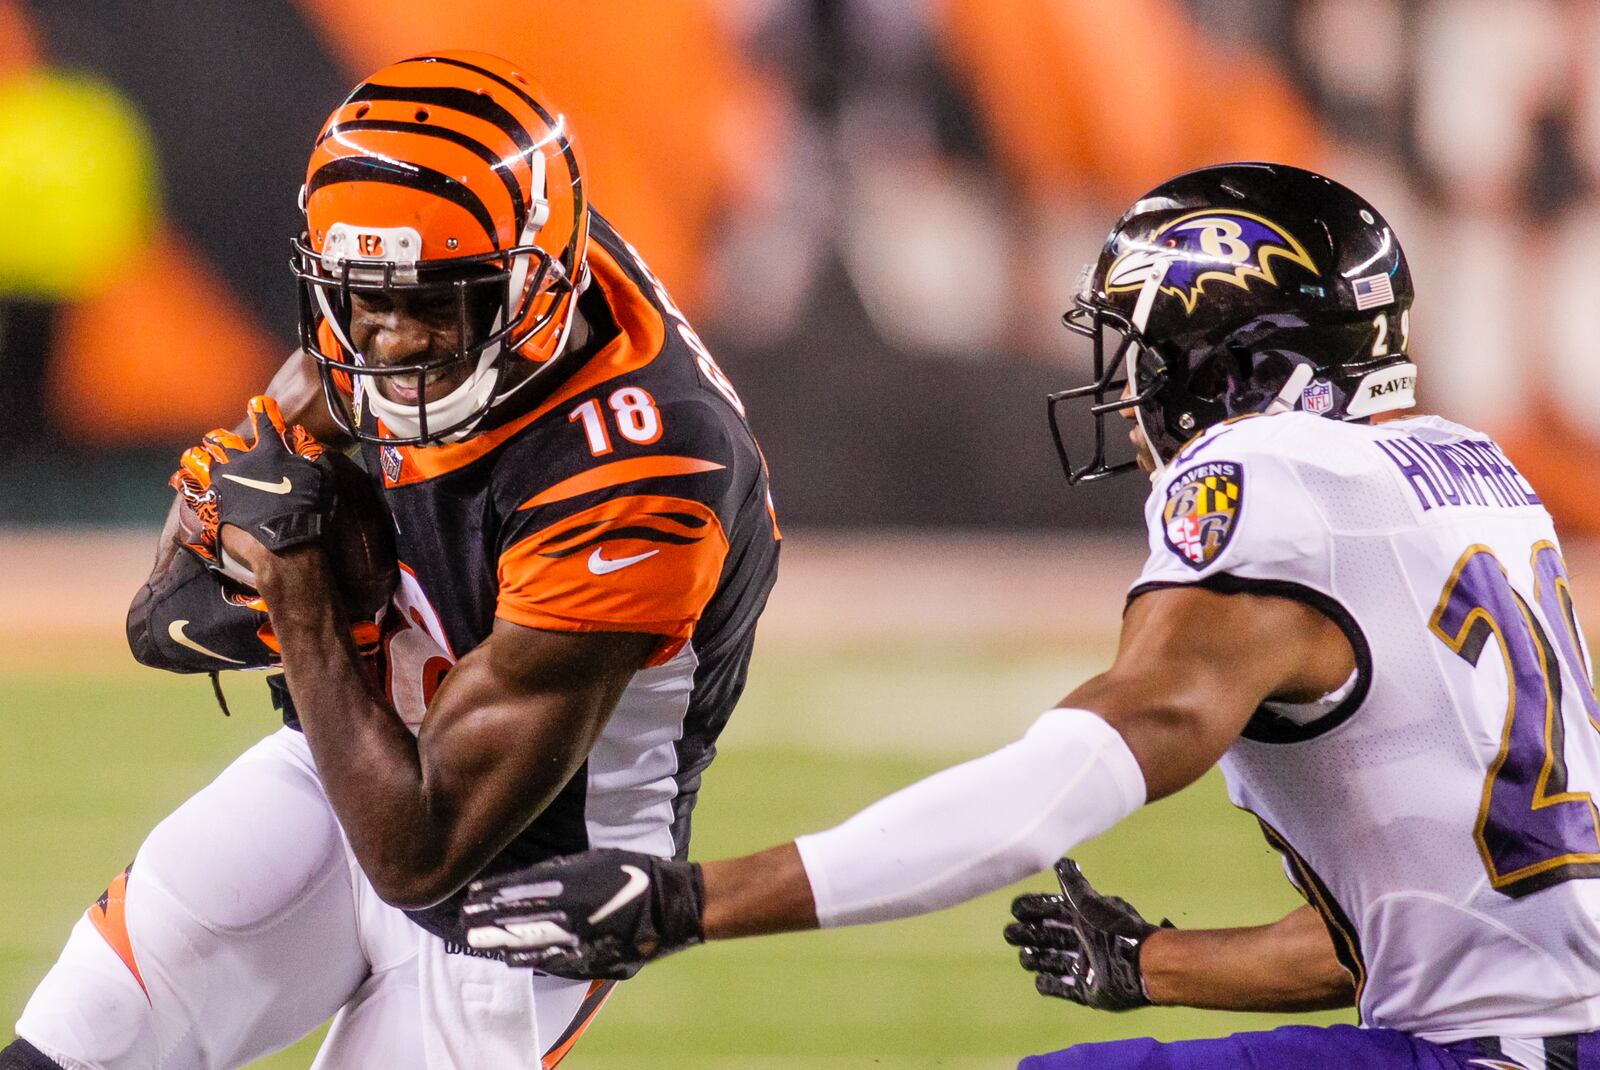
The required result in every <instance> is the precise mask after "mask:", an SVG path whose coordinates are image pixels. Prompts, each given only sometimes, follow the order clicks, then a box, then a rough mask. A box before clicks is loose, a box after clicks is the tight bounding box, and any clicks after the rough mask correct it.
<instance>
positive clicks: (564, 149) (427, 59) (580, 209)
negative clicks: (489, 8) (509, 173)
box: [395, 56, 585, 261]
mask: <svg viewBox="0 0 1600 1070" xmlns="http://www.w3.org/2000/svg"><path fill="white" fill-rule="evenodd" d="M400 62H401V63H443V64H445V65H446V66H450V67H460V68H461V69H462V70H466V71H473V72H474V73H476V74H481V75H483V76H484V77H485V78H488V79H489V80H490V81H492V82H495V83H496V84H498V85H501V86H504V87H505V88H506V89H507V90H509V91H510V92H511V93H512V94H513V95H514V96H516V97H517V98H518V99H519V100H521V101H522V102H523V103H524V104H526V105H528V107H530V108H532V109H533V110H534V112H535V113H536V114H537V115H538V116H539V118H540V119H542V120H544V124H545V125H546V126H547V127H549V128H550V130H551V132H553V133H554V134H555V135H556V143H557V145H558V146H559V147H560V149H561V157H562V159H564V160H566V162H567V173H568V174H570V175H571V176H572V200H573V204H574V206H575V207H576V209H577V211H575V212H574V213H573V221H572V233H571V234H570V235H568V237H567V247H566V249H563V250H562V252H561V257H560V259H562V260H563V261H564V260H566V258H567V253H568V252H569V251H570V250H572V249H573V247H574V246H575V245H576V244H577V241H578V234H579V232H580V230H581V229H582V226H583V213H584V209H585V202H584V199H583V179H582V178H581V177H580V174H581V172H580V171H579V170H578V160H577V157H576V155H575V154H574V153H573V151H572V143H571V142H570V141H569V140H568V139H567V135H566V134H565V133H563V132H562V127H561V124H559V123H558V122H556V119H555V116H553V115H551V114H550V112H549V111H548V110H546V108H545V107H544V105H542V104H540V103H539V102H538V101H537V100H534V99H533V97H532V96H531V95H530V94H529V93H528V91H527V90H526V89H523V88H522V87H521V86H518V85H516V84H515V83H513V82H509V81H507V80H506V79H504V78H502V77H501V76H500V75H498V74H496V73H495V72H493V71H491V70H487V69H485V68H483V67H479V66H478V65H476V64H473V63H468V62H466V61H465V60H460V59H455V58H454V57H451V56H412V57H411V58H410V59H407V60H401V61H400ZM395 66H397V67H398V66H400V64H399V63H397V64H395Z"/></svg>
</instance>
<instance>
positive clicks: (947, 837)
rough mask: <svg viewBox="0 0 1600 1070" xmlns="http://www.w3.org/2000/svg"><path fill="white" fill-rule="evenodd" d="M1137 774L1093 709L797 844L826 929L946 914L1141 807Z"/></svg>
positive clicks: (1058, 713) (1052, 722) (1064, 714)
mask: <svg viewBox="0 0 1600 1070" xmlns="http://www.w3.org/2000/svg"><path fill="white" fill-rule="evenodd" d="M1144 801H1145V782H1144V773H1143V772H1142V771H1141V770H1140V769H1139V764H1138V762H1137V761H1135V760H1134V757H1133V752H1132V751H1130V750H1129V749H1128V744H1127V743H1126V742H1124V741H1123V738H1122V736H1121V735H1120V734H1119V733H1118V732H1117V730H1116V729H1114V728H1112V727H1111V726H1110V725H1109V724H1107V723H1106V722H1105V721H1103V720H1101V719H1100V718H1099V717H1098V716H1096V715H1095V714H1093V713H1090V712H1089V711H1088V710H1072V709H1057V710H1050V711H1049V712H1047V713H1045V714H1044V715H1043V716H1042V717H1040V718H1039V719H1038V720H1037V721H1035V722H1034V723H1033V727H1031V728H1029V729H1028V732H1027V734H1026V735H1024V736H1023V737H1022V738H1021V739H1019V740H1018V741H1017V742H1015V743H1013V744H1011V745H1010V746H1008V747H1005V748H1002V749H1001V750H998V751H995V752H994V753H993V754H988V755H985V756H984V757H982V758H977V759H974V760H973V761H970V762H967V763H966V764H964V765H958V766H956V767H954V768H953V769H946V770H945V771H944V772H942V773H935V774H934V775H933V776H931V777H928V778H927V779H926V780H922V781H918V782H917V783H915V784H913V785H911V786H910V787H908V788H906V789H904V790H903V791H898V792H896V793H895V794H893V795H891V796H889V797H888V798H886V799H883V800H881V801H880V802H877V803H874V804H873V805H871V806H869V807H867V808H866V809H865V810H863V811H861V812H860V813H858V814H856V815H855V816H854V817H852V818H850V820H848V821H846V822H845V823H844V824H842V825H839V826H838V827H836V828H832V829H829V830H828V831H827V832H819V833H816V834H814V835H811V836H802V837H800V838H799V839H798V840H796V841H795V846H796V847H797V848H799V851H800V859H801V861H802V862H803V863H804V865H805V869H806V876H807V877H808V878H809V880H810V882H811V894H812V898H813V899H814V900H815V902H816V907H817V921H818V923H819V924H820V925H821V926H822V927H823V928H825V929H826V928H832V927H834V926H838V925H858V924H864V923H867V922H876V921H888V920H890V919H893V918H905V917H910V916H911V915H913V914H926V913H928V912H930V911H934V910H942V909H944V908H945V907H948V906H954V905H955V904H957V903H962V902H965V901H966V900H968V899H972V898H974V897H976V896H980V895H983V894H984V893H986V892H992V891H994V890H995V889H997V888H1004V887H1005V886H1006V885H1008V884H1010V883H1012V882H1013V881H1017V880H1021V879H1022V878H1023V877H1026V876H1028V875H1030V874H1033V873H1037V872H1039V871H1040V870H1042V869H1045V868H1047V867H1048V866H1050V865H1051V864H1052V863H1054V862H1055V861H1056V859H1058V858H1060V857H1061V856H1062V855H1064V854H1066V853H1067V852H1068V851H1070V850H1071V849H1072V848H1073V847H1075V846H1077V845H1078V844H1080V843H1082V842H1083V841H1085V840H1087V839H1091V838H1092V837H1095V836H1098V835H1099V834H1100V833H1102V832H1104V831H1106V830H1107V829H1109V828H1110V827H1111V826H1112V825H1115V824H1116V823H1117V822H1118V821H1121V820H1122V819H1123V818H1125V817H1127V816H1128V815H1129V814H1131V813H1133V812H1134V811H1135V810H1137V809H1138V808H1139V807H1141V806H1143V805H1144Z"/></svg>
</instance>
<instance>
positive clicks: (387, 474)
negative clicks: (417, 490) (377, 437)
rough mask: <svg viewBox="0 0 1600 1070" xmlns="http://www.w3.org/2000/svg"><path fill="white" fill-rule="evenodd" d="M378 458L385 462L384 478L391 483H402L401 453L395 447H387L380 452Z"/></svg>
mask: <svg viewBox="0 0 1600 1070" xmlns="http://www.w3.org/2000/svg"><path fill="white" fill-rule="evenodd" d="M378 457H379V459H380V460H381V461H382V462H383V478H384V479H387V480H388V481H389V482H390V483H398V482H400V451H399V449H397V448H396V447H394V446H385V447H383V448H382V449H381V450H379V451H378Z"/></svg>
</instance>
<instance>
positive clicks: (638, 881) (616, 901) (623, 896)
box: [589, 866, 650, 925]
mask: <svg viewBox="0 0 1600 1070" xmlns="http://www.w3.org/2000/svg"><path fill="white" fill-rule="evenodd" d="M622 872H624V873H626V874H627V875H628V883H627V884H624V885H623V886H622V891H620V892H618V893H617V894H616V895H614V896H612V897H611V898H610V899H607V900H606V901H605V903H604V904H603V905H602V906H601V907H600V909H599V910H597V911H595V912H594V913H593V914H590V915H589V924H590V925H596V924H598V923H600V922H602V921H605V920H606V919H607V918H609V917H610V916H611V915H613V914H615V913H616V912H617V911H619V910H621V909H622V908H623V907H625V906H627V905H628V904H629V903H631V902H633V901H634V900H635V899H637V898H639V897H640V896H641V895H643V894H644V890H645V889H646V888H648V887H650V878H649V877H647V876H645V872H644V870H642V869H640V868H639V867H638V866H623V867H622Z"/></svg>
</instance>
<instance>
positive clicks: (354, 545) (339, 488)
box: [178, 449, 400, 620]
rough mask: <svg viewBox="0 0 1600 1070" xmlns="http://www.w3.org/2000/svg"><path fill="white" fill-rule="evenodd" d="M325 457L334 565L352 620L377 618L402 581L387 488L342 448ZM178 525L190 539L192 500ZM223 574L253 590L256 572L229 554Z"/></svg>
mask: <svg viewBox="0 0 1600 1070" xmlns="http://www.w3.org/2000/svg"><path fill="white" fill-rule="evenodd" d="M325 456H326V457H327V458H328V460H329V461H330V462H331V463H332V464H333V477H334V478H333V483H334V506H333V516H332V518H331V521H332V524H331V527H332V530H331V532H330V533H329V535H328V539H327V547H328V564H329V567H331V568H332V569H333V578H334V583H335V584H336V585H337V586H338V588H339V593H340V595H342V596H343V598H344V604H345V608H346V609H347V610H349V611H350V618H351V619H352V620H371V619H372V618H373V617H375V616H376V615H377V613H378V611H379V610H380V609H382V608H383V606H384V604H385V603H386V602H388V601H389V596H390V595H391V594H393V593H394V588H395V585H396V584H397V583H398V582H399V580H400V566H399V564H398V562H397V558H396V556H395V548H394V520H393V518H391V517H390V515H389V507H388V505H387V504H386V503H385V502H384V500H383V492H382V491H380V490H379V489H378V486H377V484H376V483H375V482H374V481H373V480H372V478H371V477H370V476H368V475H367V473H366V471H365V470H364V469H363V468H362V467H361V466H360V465H359V464H357V463H356V462H355V461H353V460H351V459H350V458H349V457H346V456H345V455H344V454H343V453H340V452H339V451H337V450H332V449H330V450H328V451H327V453H326V454H325ZM178 529H179V532H180V533H181V535H182V537H183V538H184V539H185V540H190V539H192V538H193V537H194V534H195V533H196V532H197V531H199V529H200V519H199V517H197V516H195V514H194V510H192V509H190V508H189V505H188V503H187V502H185V503H183V504H182V505H181V506H180V507H179V510H178ZM222 561H223V567H222V573H223V575H225V576H227V577H228V578H229V579H230V580H233V581H234V582H235V583H237V584H239V585H240V586H242V587H246V588H248V589H249V590H250V591H251V592H252V593H253V592H254V590H255V584H254V580H255V577H254V576H253V575H251V573H250V571H249V570H248V569H246V568H245V567H244V566H243V565H240V564H239V563H238V562H237V561H234V560H233V559H232V558H230V557H228V556H227V555H226V554H224V555H223V558H222Z"/></svg>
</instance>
